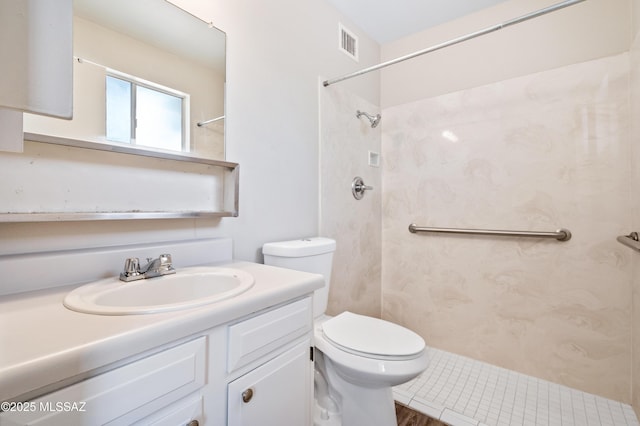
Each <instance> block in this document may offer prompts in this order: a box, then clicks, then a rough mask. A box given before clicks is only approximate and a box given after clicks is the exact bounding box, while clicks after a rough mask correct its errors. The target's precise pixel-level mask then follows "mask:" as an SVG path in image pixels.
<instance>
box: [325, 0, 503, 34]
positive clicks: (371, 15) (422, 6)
mask: <svg viewBox="0 0 640 426" xmlns="http://www.w3.org/2000/svg"><path fill="white" fill-rule="evenodd" d="M328 1H329V2H330V3H332V4H333V5H334V6H335V7H336V9H338V10H339V11H340V12H341V13H342V14H344V15H346V16H347V17H348V18H349V19H350V20H351V21H353V23H354V24H356V25H358V26H359V27H360V29H361V30H362V31H364V32H365V33H366V34H368V35H369V36H370V37H371V38H373V39H374V40H375V41H377V42H378V43H380V44H384V43H389V42H391V41H394V40H397V39H399V38H402V37H405V36H408V35H410V34H413V33H416V32H419V31H422V30H425V29H427V28H430V27H434V26H436V25H439V24H442V23H444V22H447V21H452V20H454V19H457V18H460V17H462V16H464V15H468V14H470V13H473V12H477V11H479V10H481V9H485V8H487V7H490V6H494V5H496V4H498V3H502V2H504V1H506V0H393V1H392V0H373V1H371V0H328Z"/></svg>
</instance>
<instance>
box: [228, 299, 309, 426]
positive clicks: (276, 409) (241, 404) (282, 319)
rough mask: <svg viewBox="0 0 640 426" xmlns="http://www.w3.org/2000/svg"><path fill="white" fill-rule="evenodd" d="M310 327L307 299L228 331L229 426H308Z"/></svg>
mask: <svg viewBox="0 0 640 426" xmlns="http://www.w3.org/2000/svg"><path fill="white" fill-rule="evenodd" d="M312 325H313V318H312V301H311V298H310V297H307V298H305V299H302V300H299V301H297V302H294V303H291V304H288V305H285V306H283V307H280V308H278V309H274V310H272V311H269V312H266V313H264V314H261V315H258V316H256V317H253V318H251V319H248V320H245V321H242V322H240V323H238V324H234V325H232V326H230V327H229V357H228V369H229V371H230V372H231V374H230V378H232V379H233V380H231V381H230V382H229V385H228V392H227V413H228V418H227V425H228V426H258V425H260V426H281V425H310V424H311V418H312V417H311V401H312V399H313V360H312V358H313V357H312V345H311V331H312ZM255 361H258V362H255ZM247 367H249V368H250V369H248V368H247ZM247 370H248V371H247ZM245 371H246V372H245ZM234 372H237V374H233V373H234ZM239 374H240V375H239ZM236 376H237V378H234V377H236Z"/></svg>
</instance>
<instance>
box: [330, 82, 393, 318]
mask: <svg viewBox="0 0 640 426" xmlns="http://www.w3.org/2000/svg"><path fill="white" fill-rule="evenodd" d="M344 87H345V86H339V85H336V86H330V87H327V88H324V87H321V88H320V129H321V134H320V181H321V185H320V186H321V188H320V235H322V236H324V237H330V238H334V239H335V240H336V243H337V247H336V252H335V256H334V259H333V276H332V283H331V291H330V294H329V306H328V313H329V314H332V315H335V314H337V313H340V312H342V311H345V310H349V311H352V312H356V313H359V314H364V315H370V316H373V317H380V311H381V294H380V287H381V284H380V274H381V272H380V256H381V236H380V233H381V221H382V219H381V197H382V188H381V179H382V178H381V176H380V174H381V169H380V168H379V167H372V166H369V160H368V159H369V151H372V152H376V153H380V143H381V142H380V140H381V135H380V132H381V128H380V126H378V127H376V128H372V127H371V125H370V123H369V120H367V119H366V118H364V117H362V118H356V111H357V110H362V111H367V112H369V113H371V114H374V115H375V114H376V113H378V112H379V107H378V106H376V105H373V104H371V103H370V102H368V101H366V100H364V99H362V98H360V97H358V96H355V95H354V94H353V93H352V92H350V91H348V90H346V89H344ZM382 120H383V122H384V117H383V119H382ZM356 176H360V177H362V178H363V179H364V182H365V183H366V184H367V185H369V186H372V187H373V190H371V191H366V192H365V195H364V197H363V198H362V199H361V200H356V199H355V198H354V197H353V195H352V194H351V182H352V180H353V178H354V177H356Z"/></svg>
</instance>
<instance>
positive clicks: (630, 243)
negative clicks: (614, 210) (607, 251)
mask: <svg viewBox="0 0 640 426" xmlns="http://www.w3.org/2000/svg"><path fill="white" fill-rule="evenodd" d="M616 239H617V240H618V242H619V243H620V244H624V245H625V246H627V247H630V248H632V249H634V250H635V251H640V241H638V240H640V238H638V233H637V232H632V233H630V234H629V235H620V236H618V238H616Z"/></svg>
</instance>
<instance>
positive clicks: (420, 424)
mask: <svg viewBox="0 0 640 426" xmlns="http://www.w3.org/2000/svg"><path fill="white" fill-rule="evenodd" d="M396 418H397V419H398V426H447V425H446V423H442V422H441V421H440V420H435V419H432V418H431V417H427V416H425V415H424V414H422V413H419V412H417V411H415V410H412V409H411V408H408V407H405V406H404V405H402V404H398V403H397V402H396Z"/></svg>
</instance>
